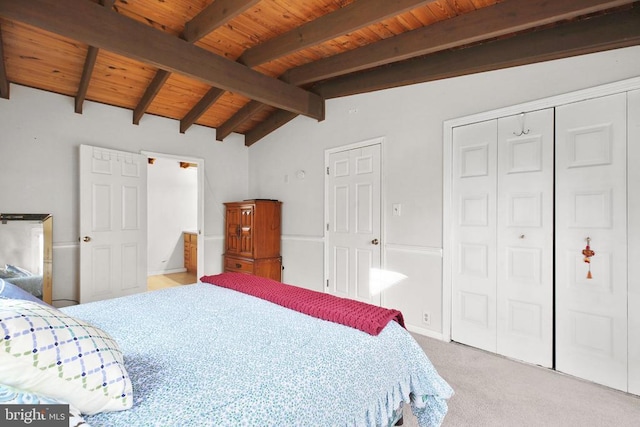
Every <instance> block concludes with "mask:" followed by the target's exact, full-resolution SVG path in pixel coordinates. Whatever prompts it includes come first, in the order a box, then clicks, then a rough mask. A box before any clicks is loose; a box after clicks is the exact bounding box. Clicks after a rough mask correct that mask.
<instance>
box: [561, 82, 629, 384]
mask: <svg viewBox="0 0 640 427" xmlns="http://www.w3.org/2000/svg"><path fill="white" fill-rule="evenodd" d="M626 108H627V97H626V94H625V93H621V94H616V95H610V96H605V97H601V98H596V99H590V100H586V101H582V102H576V103H573V104H568V105H563V106H560V107H557V108H556V199H555V200H556V368H557V370H559V371H562V372H566V373H568V374H571V375H575V376H577V377H580V378H584V379H587V380H591V381H594V382H597V383H600V384H604V385H607V386H609V387H613V388H617V389H620V390H625V391H626V390H627V167H626V165H627V123H626V117H627V109H626ZM636 167H637V166H636ZM587 245H589V246H590V249H591V250H593V251H594V252H595V255H593V256H591V257H585V255H584V254H583V252H582V251H583V250H584V249H585V247H586V246H587ZM587 255H589V254H587ZM586 261H590V262H586ZM632 262H636V263H637V262H638V260H632Z"/></svg>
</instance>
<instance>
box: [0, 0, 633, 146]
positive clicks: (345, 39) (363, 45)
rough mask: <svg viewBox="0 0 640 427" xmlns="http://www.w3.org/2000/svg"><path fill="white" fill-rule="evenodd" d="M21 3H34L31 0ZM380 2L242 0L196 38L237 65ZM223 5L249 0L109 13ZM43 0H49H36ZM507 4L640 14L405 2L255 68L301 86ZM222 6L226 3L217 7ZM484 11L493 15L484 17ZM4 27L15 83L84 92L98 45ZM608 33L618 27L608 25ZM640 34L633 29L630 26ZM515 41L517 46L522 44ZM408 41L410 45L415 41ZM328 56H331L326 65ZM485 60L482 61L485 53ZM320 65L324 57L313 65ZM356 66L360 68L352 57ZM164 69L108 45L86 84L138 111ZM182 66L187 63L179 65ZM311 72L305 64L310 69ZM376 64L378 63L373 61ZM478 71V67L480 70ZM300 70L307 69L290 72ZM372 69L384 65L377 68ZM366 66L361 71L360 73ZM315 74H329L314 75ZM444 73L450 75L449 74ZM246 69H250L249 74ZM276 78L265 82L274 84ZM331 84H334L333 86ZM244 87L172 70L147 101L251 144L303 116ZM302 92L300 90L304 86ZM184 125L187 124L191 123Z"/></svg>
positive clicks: (574, 3)
mask: <svg viewBox="0 0 640 427" xmlns="http://www.w3.org/2000/svg"><path fill="white" fill-rule="evenodd" d="M12 1H15V0H0V12H1V11H2V10H3V7H4V6H6V9H10V3H11V2H12ZM20 1H25V2H26V1H31V0H20ZM86 1H87V2H93V3H99V2H100V0H86ZM375 1H376V0H255V2H254V1H250V0H246V1H243V4H244V5H243V6H242V8H240V6H238V7H236V9H237V14H236V13H234V11H233V8H231V7H230V9H231V11H230V13H233V15H231V16H230V19H228V20H226V21H224V23H223V24H222V25H221V26H219V27H218V28H216V29H215V30H213V31H211V32H210V33H208V35H206V36H204V37H203V38H201V39H199V40H197V41H195V42H194V44H195V46H197V47H199V48H201V49H204V50H206V51H209V52H211V53H214V54H216V55H218V56H221V57H224V58H226V59H228V60H229V61H230V62H236V61H238V60H239V59H240V61H243V59H244V58H246V57H248V56H249V57H250V56H251V55H247V52H258V51H259V52H260V55H263V54H266V53H267V52H268V53H271V51H269V49H266V46H265V45H264V44H265V43H266V42H270V43H266V44H267V46H269V48H271V46H272V45H273V42H274V41H277V40H284V37H285V36H283V35H286V34H287V33H288V32H292V34H297V35H298V36H299V37H304V36H305V35H306V34H308V33H306V32H305V30H304V28H310V27H313V25H311V26H309V25H307V27H305V24H308V23H311V22H313V21H314V20H317V19H321V18H322V19H325V18H330V17H331V16H332V14H339V13H341V12H342V14H343V16H345V15H346V16H348V15H347V10H350V9H352V8H354V7H355V8H357V7H365V8H366V7H367V5H368V4H375V3H374V2H375ZM377 1H379V0H377ZM215 2H221V3H218V4H219V5H222V6H225V7H226V6H229V5H234V4H235V5H239V4H240V3H237V2H236V3H234V2H233V0H115V2H114V3H113V7H111V8H110V9H112V10H111V12H110V13H114V14H120V15H122V16H124V17H127V18H129V19H132V20H135V21H137V22H140V23H143V24H144V25H145V26H148V27H152V28H153V29H155V30H157V31H159V32H163V33H166V34H167V35H171V36H172V37H175V38H179V37H181V36H182V33H183V31H184V29H185V25H186V24H187V23H188V22H189V21H191V20H192V19H194V18H195V17H202V14H201V12H202V11H205V10H211V9H212V8H215V5H216V3H215ZM222 2H224V3H222ZM227 2H228V3H227ZM406 2H407V0H388V3H385V4H384V5H385V7H386V6H387V5H388V4H393V5H395V6H394V7H400V5H401V4H405V5H406V4H407V3H406ZM34 4H45V3H40V2H35V3H34ZM46 4H47V5H49V4H51V3H48V2H47V3H46ZM74 4H75V3H74ZM500 4H505V5H513V6H512V10H513V9H515V10H517V12H514V15H513V16H515V15H522V16H528V15H531V16H532V19H535V18H534V17H535V16H536V15H539V14H540V11H541V10H542V9H543V8H544V9H549V8H556V7H558V6H557V5H558V4H561V5H563V6H562V7H566V8H570V7H574V8H576V9H582V10H584V12H583V13H582V15H579V16H575V17H572V18H570V19H566V18H563V19H557V20H553V19H551V20H550V21H549V22H545V23H544V24H541V25H539V27H538V28H539V29H542V28H548V27H554V26H555V25H559V24H562V23H563V22H566V21H568V20H572V19H576V18H578V19H582V18H584V17H586V16H590V15H588V14H593V13H594V12H596V13H601V12H602V11H603V10H604V9H607V8H608V9H611V10H613V9H614V8H617V7H623V8H624V7H626V8H628V9H629V10H632V12H629V13H634V14H636V13H638V12H637V10H638V9H640V1H632V0H628V1H625V0H619V1H618V0H601V1H599V0H564V1H563V2H552V3H548V2H545V1H542V0H531V1H526V0H434V1H427V2H425V3H423V4H422V5H420V6H418V7H414V8H411V7H407V6H404V7H405V9H402V10H398V13H397V14H396V15H394V16H393V17H389V18H386V19H381V20H380V21H378V22H375V23H372V24H368V25H365V26H364V27H361V28H356V29H353V30H351V31H348V32H347V33H346V34H342V33H340V32H338V31H337V30H336V29H335V28H333V27H331V26H329V28H330V29H332V30H333V31H334V35H333V36H331V37H328V38H325V39H323V40H324V41H322V42H318V43H317V44H315V45H312V46H308V47H303V48H300V49H299V50H297V51H295V52H292V53H288V54H284V55H281V56H279V57H277V58H275V59H270V60H267V61H266V62H264V63H261V64H257V65H255V66H252V67H250V68H252V69H253V70H254V71H257V72H258V73H260V74H264V75H266V76H268V77H270V78H272V79H273V80H275V79H278V78H279V79H280V80H283V81H285V82H286V81H291V82H298V83H297V84H302V83H303V82H304V81H305V80H304V79H302V80H296V79H295V78H292V79H291V80H288V78H289V77H292V76H295V75H297V76H299V77H300V76H304V75H309V76H312V75H314V73H308V72H307V70H308V69H309V67H315V69H318V67H320V68H322V67H324V68H327V67H329V70H330V67H331V66H333V65H329V64H335V62H343V63H344V62H345V61H346V60H347V56H341V55H343V54H346V53H349V52H352V51H357V52H368V51H372V50H375V51H378V52H380V51H381V46H382V45H384V43H383V42H385V43H386V41H387V40H393V41H394V42H393V43H387V44H386V46H392V45H395V40H396V39H398V40H400V39H403V36H404V35H405V33H408V32H416V30H420V29H423V28H428V27H430V26H432V25H434V24H438V23H440V22H441V21H447V20H450V19H453V20H452V21H451V22H470V23H471V24H470V25H473V26H475V27H474V30H473V31H478V29H480V30H481V29H482V28H483V26H486V25H487V24H489V23H490V22H489V21H483V20H481V21H480V22H478V20H476V21H474V20H473V19H471V20H462V21H460V20H459V19H458V20H457V21H456V19H454V18H460V17H463V16H474V15H473V14H474V13H475V12H478V11H480V10H482V9H485V8H487V9H486V10H485V12H486V11H488V10H492V9H493V8H492V7H493V6H497V5H500ZM3 5H4V6H3ZM51 5H52V6H51V7H53V4H51ZM362 5H364V6H362ZM414 5H415V3H412V6H414ZM532 5H533V6H532ZM79 6H80V7H81V8H82V9H84V7H83V6H82V5H80V4H79ZM222 6H218V8H220V7H222ZM489 8H492V9H489ZM218 10H220V9H218ZM496 10H497V9H496ZM607 12H608V11H607ZM621 13H622V15H621V16H626V15H625V12H624V11H623V12H621ZM485 15H486V14H484V15H479V16H485ZM333 16H338V15H333ZM488 16H489V17H490V19H493V21H496V19H497V18H496V16H498V15H492V13H489V14H488ZM503 19H504V18H503ZM219 22H223V21H219ZM324 22H326V21H324ZM338 22H339V21H338V20H335V21H334V23H336V25H337V23H338ZM632 22H633V21H632ZM70 25H71V24H70ZM438 25H440V24H438ZM438 25H435V26H434V27H433V28H440V27H438ZM316 27H317V25H316ZM189 28H190V29H191V28H193V26H191V25H190V26H189ZM336 28H337V27H336ZM443 28H448V27H443ZM296 29H298V30H297V31H298V32H297V33H295V31H296ZM0 30H1V31H2V43H3V46H2V48H3V49H2V52H3V54H4V63H5V70H6V72H5V74H6V78H7V80H8V81H9V82H11V83H14V84H21V85H25V86H30V87H35V88H39V89H43V90H48V91H51V92H56V93H60V94H64V95H68V96H72V97H75V96H76V94H77V92H78V90H79V82H80V78H81V75H82V72H83V67H84V66H85V58H86V56H87V52H88V50H89V49H88V46H87V45H86V44H83V43H81V42H78V41H75V40H72V39H69V38H65V37H63V36H60V35H57V34H53V33H51V32H47V31H44V30H42V29H39V28H35V27H34V26H30V25H26V24H22V23H19V22H17V21H13V20H9V19H8V18H7V17H6V16H3V15H2V13H0ZM454 30H455V31H456V32H457V31H462V32H465V31H466V28H456V27H455V25H453V26H451V28H449V30H446V31H449V32H451V31H454ZM463 30H464V31H463ZM434 31H436V30H434ZM594 31H596V32H597V31H598V28H595V29H594ZM605 31H610V30H609V29H606V30H605ZM631 32H633V31H632V30H631ZM445 33H446V32H445V31H441V32H440V33H438V32H435V33H434V34H435V35H436V38H437V37H443V34H445ZM628 33H629V31H627V34H628ZM190 34H192V33H190ZM428 34H431V33H428ZM514 34H515V33H511V34H501V35H499V36H495V35H494V36H491V37H489V38H486V39H484V40H483V39H478V40H476V41H473V43H470V44H468V45H467V46H456V47H455V48H453V49H461V48H462V47H465V48H466V47H468V46H471V45H477V44H479V45H482V44H485V43H489V42H490V41H491V40H495V39H496V38H500V39H502V38H504V39H508V38H511V37H513V36H514ZM430 37H431V36H430ZM621 37H622V36H621ZM96 40H97V39H96ZM405 40H406V38H405ZM429 40H431V38H429ZM474 40H475V39H474ZM523 40H526V38H523ZM634 40H635V38H633V37H632V40H631V41H629V40H628V39H627V40H619V41H616V39H615V36H614V37H608V36H607V37H605V41H606V46H607V48H615V46H624V45H628V44H629V43H630V44H633V43H635V41H634ZM131 43H132V44H138V45H139V44H140V43H144V42H143V41H141V40H136V39H135V38H133V39H132V40H131ZM592 43H593V44H597V37H594V38H593V42H592ZM170 44H171V43H170ZM370 45H371V46H370ZM515 45H516V46H517V42H516V43H515ZM405 46H406V47H409V46H408V45H405ZM360 49H361V50H360ZM367 49H369V50H367ZM585 49H586V50H588V49H589V48H588V47H586V48H585ZM463 50H464V49H463ZM276 51H277V50H276ZM430 54H433V53H430ZM260 55H258V54H256V55H254V58H259V57H262V58H264V56H260ZM132 57H136V56H132ZM203 58H204V57H203ZM329 58H331V59H332V61H333V62H330V63H327V61H326V60H327V59H329ZM349 58H362V59H349V61H353V60H363V59H364V57H362V56H353V55H351V56H349ZM323 60H325V61H324V63H323ZM407 60H408V59H404V60H402V61H401V62H404V61H407ZM396 61H397V59H396ZM478 61H480V60H479V59H478ZM316 62H317V64H314V63H316ZM243 63H244V62H243ZM382 63H384V62H382ZM162 64H163V63H160V64H159V65H158V66H160V67H162ZM196 65H197V64H196ZM349 65H350V66H351V64H349ZM395 65H398V66H399V68H400V69H403V68H402V67H405V68H406V67H407V66H408V65H407V64H405V65H402V67H400V65H401V63H398V62H396V63H395V64H390V65H385V66H384V67H386V68H388V67H393V66H395ZM158 66H154V65H150V64H147V63H145V62H143V60H140V59H138V60H134V59H130V57H125V56H123V55H120V54H116V53H113V52H110V51H107V50H104V49H98V54H97V59H96V63H95V66H94V68H93V71H92V74H91V79H90V81H89V85H88V88H87V93H86V99H87V100H91V101H96V102H101V103H105V104H109V105H115V106H119V107H123V108H127V109H131V110H136V109H139V108H140V104H141V100H142V99H143V98H146V97H144V95H145V93H146V92H147V88H148V87H149V84H150V83H151V82H152V81H154V79H155V77H156V73H157V72H158V71H159V68H158ZM374 67H375V66H374ZM482 67H484V68H486V67H489V66H487V65H485V64H484V63H483V65H482ZM174 69H176V70H179V69H180V67H176V68H174ZM231 69H235V68H228V70H231ZM302 69H304V70H305V71H301V70H302ZM369 69H370V70H372V69H371V68H369ZM470 69H472V67H471V68H470ZM292 70H298V71H295V72H294V74H291V71H292ZM345 70H346V68H345ZM373 70H375V68H374V69H373ZM344 72H347V73H353V71H343V73H344ZM258 73H254V74H258ZM358 73H361V72H360V71H358ZM373 74H376V73H363V74H358V75H357V76H356V75H354V74H346V75H344V74H337V75H335V76H334V77H324V79H329V80H328V81H327V82H325V83H329V82H331V81H332V80H335V84H333V85H332V84H329V85H327V84H325V83H323V84H322V85H321V87H323V88H324V89H323V90H325V91H326V92H325V93H331V94H332V96H336V95H337V96H340V95H339V94H342V93H344V94H348V93H359V90H360V89H359V88H360V87H371V88H375V87H377V86H379V85H377V84H375V83H373V82H372V83H371V84H368V83H366V82H362V81H361V79H360V78H359V77H358V76H360V75H373ZM454 74H455V73H454ZM315 75H321V74H320V73H315ZM376 75H377V74H376ZM389 75H391V76H393V75H394V73H389ZM443 75H449V74H447V73H443ZM247 76H251V75H250V74H248V75H247ZM261 77H262V76H261ZM273 80H272V81H271V82H266V83H269V84H270V85H271V83H272V82H273ZM205 81H208V80H205ZM256 81H258V80H254V81H247V82H246V84H247V85H255V84H256V83H255V82H256ZM306 81H312V80H306ZM350 82H353V83H350ZM355 82H357V83H355ZM279 83H282V82H279ZM310 84H311V83H308V84H307V87H306V88H303V89H305V90H308V86H310ZM348 85H352V87H351V88H349V87H348ZM384 85H385V87H388V86H390V87H393V83H385V84H384ZM271 86H272V87H273V88H275V87H280V86H278V85H277V84H276V85H271ZM328 88H332V89H331V90H330V91H329V89H328ZM236 89H239V92H241V93H245V95H241V94H240V93H234V92H223V93H221V94H220V96H219V97H217V98H211V95H210V94H211V90H212V87H211V86H210V85H209V84H207V83H203V82H202V81H200V80H197V79H196V78H195V75H194V77H188V76H186V75H184V74H177V73H170V74H169V76H168V77H167V79H166V81H165V82H164V84H163V85H162V86H160V87H159V89H158V91H157V93H156V95H155V97H152V98H150V101H149V103H148V106H146V109H145V110H143V111H142V113H141V114H144V113H145V112H146V113H148V114H154V115H159V116H163V117H168V118H172V119H176V120H178V121H181V126H180V128H182V122H183V121H184V120H185V116H187V117H188V115H189V113H191V114H192V115H191V117H194V118H195V117H197V118H195V123H197V124H200V125H203V126H208V127H213V128H221V129H224V131H225V132H221V133H226V132H230V131H235V132H239V133H241V134H246V135H250V137H249V139H250V140H251V141H252V142H255V140H256V138H258V139H259V137H260V136H261V135H266V134H268V132H269V131H272V130H274V129H276V128H277V127H275V126H277V125H282V124H283V123H286V122H287V121H289V120H290V119H291V117H294V116H295V115H293V116H292V115H291V114H286V113H283V112H282V110H279V109H278V108H274V107H270V106H264V105H262V106H259V109H257V110H255V109H254V107H256V101H252V100H251V99H249V98H247V94H254V95H256V94H257V93H256V92H255V91H243V90H240V88H238V87H236ZM283 89H286V88H283ZM295 89H296V90H298V88H295ZM317 90H320V89H317ZM205 95H207V96H209V97H210V99H215V102H214V103H213V104H212V105H211V106H210V107H208V108H207V109H206V110H204V112H203V113H202V110H201V111H199V113H201V115H198V116H195V115H193V111H194V110H195V109H194V107H195V106H197V105H199V103H200V105H202V104H203V103H202V102H201V100H202V99H203V97H205V99H207V98H206V96H205ZM260 96H265V94H264V92H261V93H260ZM313 96H315V95H313ZM267 98H268V97H267ZM147 99H149V98H147ZM257 104H259V103H257ZM204 105H207V104H204ZM273 105H279V104H273ZM249 106H251V109H250V111H252V115H247V116H246V117H243V118H241V117H240V116H239V115H240V114H241V113H242V112H243V111H245V110H249V109H248V107H249ZM256 111H257V112H256ZM142 123H144V122H142ZM231 126H233V128H230V127H231ZM185 129H186V131H188V125H187V127H186V128H185ZM226 134H228V133H226Z"/></svg>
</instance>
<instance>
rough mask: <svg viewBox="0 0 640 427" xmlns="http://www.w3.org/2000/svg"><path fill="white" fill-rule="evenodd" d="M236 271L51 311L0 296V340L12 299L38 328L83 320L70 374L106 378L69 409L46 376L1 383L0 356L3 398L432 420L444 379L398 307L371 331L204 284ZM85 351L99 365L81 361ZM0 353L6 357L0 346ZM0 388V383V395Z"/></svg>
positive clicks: (114, 416) (265, 415)
mask: <svg viewBox="0 0 640 427" xmlns="http://www.w3.org/2000/svg"><path fill="white" fill-rule="evenodd" d="M246 277H248V276H246V275H241V274H232V273H225V274H223V275H218V276H208V277H206V278H203V279H208V281H209V282H211V283H203V282H202V281H201V282H199V283H196V284H193V285H185V286H181V287H175V288H168V289H164V290H160V291H154V292H148V293H143V294H137V295H132V296H128V297H123V298H116V299H112V300H105V301H98V302H92V303H87V304H81V305H77V306H72V307H66V308H64V309H61V310H59V311H58V310H56V311H52V310H55V309H53V308H48V307H46V306H45V305H44V304H42V303H40V304H38V305H39V307H37V308H34V306H33V304H34V303H32V302H28V301H25V302H21V301H18V300H15V299H14V300H10V299H4V300H3V299H0V307H4V310H5V312H4V314H3V312H2V310H0V326H2V327H3V328H4V332H3V333H2V334H3V335H5V337H4V338H5V340H4V342H2V341H0V349H2V348H5V349H6V348H7V342H9V341H11V339H12V338H13V337H10V339H9V340H7V339H6V338H7V336H6V334H7V326H6V325H4V326H3V321H5V320H3V319H7V318H8V317H11V316H9V315H8V314H7V313H9V314H13V315H14V316H15V315H16V310H20V307H23V306H24V305H27V307H28V309H27V317H29V316H30V315H32V314H33V312H36V311H38V310H39V311H38V312H45V313H46V314H45V315H44V317H45V318H46V319H48V320H47V322H48V323H46V326H45V328H44V329H51V330H55V331H59V332H60V333H63V332H66V331H67V328H64V327H60V329H56V328H58V325H57V324H56V323H53V321H52V320H51V318H52V317H55V321H57V320H59V319H58V318H59V317H60V318H63V319H64V322H65V323H64V324H65V325H68V324H71V325H75V324H80V325H83V327H84V328H88V327H91V328H95V330H93V329H92V330H91V331H92V332H87V333H86V337H89V338H90V339H89V341H98V345H97V347H98V348H102V349H103V351H102V352H93V353H90V352H88V351H86V349H85V350H83V351H82V352H83V356H84V359H83V360H82V362H83V363H86V365H85V366H83V367H82V368H78V370H77V371H76V374H75V375H71V376H74V377H75V380H78V381H80V380H81V379H82V378H83V377H82V376H81V375H84V374H85V373H89V372H90V371H91V370H93V373H95V372H96V371H97V372H98V373H97V374H96V375H102V377H100V378H103V377H104V383H103V385H104V390H103V389H102V388H100V389H99V393H97V394H99V395H100V396H98V398H103V397H104V396H103V395H106V394H107V391H105V390H107V388H108V389H109V390H108V393H110V396H109V398H108V399H106V400H107V404H106V409H105V406H104V405H103V403H102V402H100V403H95V402H91V404H92V405H93V406H89V408H88V409H87V408H84V409H78V406H81V405H78V404H77V403H78V402H77V401H73V402H69V401H68V400H69V399H65V398H64V397H65V396H60V395H59V394H58V395H55V394H56V393H57V392H59V390H58V389H59V387H56V386H55V385H53V387H50V388H53V390H47V391H46V392H42V390H39V391H38V392H34V391H33V389H31V390H29V389H30V388H32V387H33V384H32V383H31V382H25V381H24V380H23V379H20V381H22V383H16V382H15V381H14V382H12V383H11V384H6V383H7V381H6V378H5V377H6V376H8V375H9V374H8V372H7V369H8V368H7V369H5V371H3V368H2V365H3V364H0V383H2V385H3V386H4V400H5V402H6V401H9V400H11V399H13V402H17V401H18V400H19V399H18V397H20V396H22V398H23V400H24V395H25V394H26V395H28V398H27V399H26V400H27V401H30V402H39V400H38V399H44V400H42V402H44V403H47V402H63V403H72V405H71V409H72V413H73V414H74V416H75V418H72V420H73V421H74V422H77V421H78V420H81V418H80V417H83V418H84V421H86V423H87V424H89V425H91V426H94V427H98V426H109V427H118V426H261V427H262V426H285V425H286V426H305V427H307V426H343V425H344V426H390V425H394V424H395V423H396V422H398V421H399V420H401V416H402V410H403V405H406V406H408V407H410V408H411V410H412V411H413V413H414V414H415V415H416V417H417V419H418V423H419V425H420V426H425V427H426V426H429V427H430V426H437V425H440V424H441V422H442V420H443V418H444V416H445V414H446V412H447V399H448V398H449V397H451V395H452V394H453V391H452V390H451V388H450V387H449V385H448V384H447V383H446V382H445V381H444V380H443V379H442V378H441V377H440V376H439V375H438V373H437V372H436V370H435V368H434V367H433V366H432V364H431V363H430V361H429V360H428V358H427V356H426V355H425V354H424V352H423V350H422V349H421V347H420V346H419V345H418V344H417V343H416V341H415V340H414V339H413V338H412V337H411V335H410V334H409V333H408V332H407V330H406V329H405V328H404V327H403V326H402V325H401V324H400V323H401V316H400V317H399V319H400V323H399V321H398V317H397V316H396V317H395V320H394V319H393V318H392V317H390V318H389V321H388V323H387V324H386V325H385V326H384V327H382V328H378V329H379V330H378V331H377V334H376V331H369V332H365V331H364V330H362V329H358V328H356V327H353V326H346V325H343V324H341V323H336V322H330V321H327V320H323V319H322V318H320V317H322V315H321V314H320V316H319V317H316V316H314V315H308V314H304V313H301V312H298V311H295V310H292V309H290V308H286V307H284V306H283V304H281V303H280V302H277V303H274V302H271V301H267V300H265V299H262V298H258V297H256V296H253V295H250V294H247V293H243V292H239V291H238V290H234V289H232V287H233V286H231V287H225V286H219V285H217V284H215V283H216V282H217V281H220V282H222V281H224V280H226V281H227V282H228V283H235V282H238V283H239V282H241V281H242V280H243V278H246ZM223 279H224V280H223ZM265 280H266V279H265ZM280 285H281V284H280ZM284 286H289V285H284ZM294 288H295V287H294ZM296 289H301V288H296ZM302 292H309V294H308V295H311V296H313V295H318V296H319V295H326V294H320V293H313V291H307V290H304V291H302ZM320 298H323V297H321V296H320ZM2 304H4V306H3V305H2ZM21 304H22V305H21ZM29 304H31V305H29ZM16 307H17V308H16ZM11 310H13V311H11ZM17 315H18V316H20V314H17ZM20 319H22V318H20ZM21 321H22V320H21ZM5 323H6V322H5ZM51 325H53V326H51ZM369 326H370V325H369ZM369 326H366V327H365V329H367V328H369V329H371V328H370V327H369ZM374 329H375V328H374ZM13 332H14V333H15V330H14V331H13ZM76 335H77V336H78V337H79V336H80V335H79V334H76ZM0 338H1V337H0ZM68 341H70V342H72V344H74V345H75V342H73V341H72V340H71V339H69V340H68ZM30 345H32V346H34V347H37V348H39V349H41V350H40V353H41V355H40V356H43V355H44V353H45V351H44V350H45V349H46V348H55V351H58V349H57V348H56V347H51V346H52V345H53V344H52V342H50V341H49V342H41V343H39V344H38V345H33V344H30ZM40 345H41V346H40ZM56 345H57V344H56ZM39 346H40V347H39ZM47 346H48V347H47ZM105 349H107V350H109V351H112V352H113V353H114V358H113V359H114V360H110V361H108V362H105V359H104V356H105V353H107V351H106V350H105ZM96 355H99V356H100V358H101V359H100V362H97V363H98V365H99V364H101V363H102V364H103V368H104V369H98V368H96V367H95V366H92V364H91V363H89V362H90V360H89V358H90V357H94V356H96ZM118 355H120V359H119V360H117V359H118ZM2 357H4V358H5V360H6V359H7V355H6V354H4V355H3V353H2V352H0V358H2ZM29 357H34V356H32V355H29ZM74 357H75V356H74ZM79 360H81V359H80V358H78V357H76V362H77V361H79ZM93 365H95V363H93ZM107 365H108V366H107ZM107 369H112V371H113V372H111V373H109V374H108V375H107V376H105V373H104V372H102V371H103V370H107ZM81 372H82V374H81ZM108 376H110V378H107V377H108ZM102 381H103V379H100V382H102ZM25 383H26V384H27V386H26V387H25V386H24V384H25ZM83 387H84V389H82V390H76V391H74V393H73V394H74V396H76V399H77V395H78V393H81V392H83V393H84V392H86V391H87V390H86V389H88V388H91V387H90V386H87V385H86V384H85V385H84V386H83ZM45 388H46V387H45ZM28 392H30V393H31V394H30V395H29V393H28ZM52 393H53V394H54V395H55V396H54V395H52ZM60 393H61V392H60ZM67 397H68V396H67ZM93 398H94V396H89V397H88V399H93ZM29 399H31V400H29ZM47 399H49V400H47ZM2 400H3V389H2V388H0V404H2ZM103 400H104V399H103ZM81 403H82V405H84V404H85V402H81ZM101 405H103V406H101ZM80 413H82V415H80ZM70 421H71V420H70ZM70 425H72V423H71V422H70Z"/></svg>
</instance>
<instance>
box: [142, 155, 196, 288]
mask: <svg viewBox="0 0 640 427" xmlns="http://www.w3.org/2000/svg"><path fill="white" fill-rule="evenodd" d="M143 154H144V155H145V156H147V158H148V166H147V177H148V180H147V206H148V209H147V212H148V214H147V215H148V218H147V224H148V238H147V253H148V256H147V289H148V290H157V289H162V288H167V287H173V286H181V285H187V284H192V283H196V282H197V281H198V277H200V275H201V274H202V263H203V261H202V260H203V259H204V254H203V250H204V245H203V239H202V238H201V236H202V229H203V216H204V215H203V203H202V199H203V191H202V189H203V185H202V182H203V175H204V173H203V169H204V161H203V160H202V159H194V158H187V157H184V156H174V155H168V154H161V153H149V152H145V153H143Z"/></svg>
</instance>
